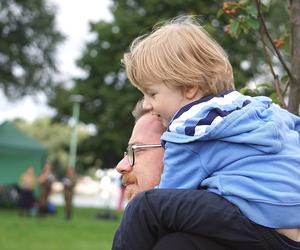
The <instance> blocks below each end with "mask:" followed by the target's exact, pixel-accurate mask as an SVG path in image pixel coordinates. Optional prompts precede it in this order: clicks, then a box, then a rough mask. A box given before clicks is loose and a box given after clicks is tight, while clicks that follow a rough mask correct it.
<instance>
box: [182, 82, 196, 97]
mask: <svg viewBox="0 0 300 250" xmlns="http://www.w3.org/2000/svg"><path fill="white" fill-rule="evenodd" d="M183 91H184V96H185V98H187V99H194V98H196V97H198V94H199V91H200V89H199V87H198V86H197V85H191V86H186V87H184V90H183Z"/></svg>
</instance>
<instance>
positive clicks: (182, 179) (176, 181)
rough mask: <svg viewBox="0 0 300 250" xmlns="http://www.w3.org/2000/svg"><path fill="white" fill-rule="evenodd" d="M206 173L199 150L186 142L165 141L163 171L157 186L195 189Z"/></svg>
mask: <svg viewBox="0 0 300 250" xmlns="http://www.w3.org/2000/svg"><path fill="white" fill-rule="evenodd" d="M207 176H208V173H207V171H206V169H205V168H204V166H203V165H202V163H201V157H200V154H199V152H194V151H193V150H192V148H191V147H190V146H189V145H188V144H176V143H170V142H168V143H166V145H165V155H164V171H163V173H162V176H161V179H160V184H159V185H158V188H178V189H197V188H198V187H199V185H200V183H201V181H202V180H203V179H204V178H205V177H207Z"/></svg>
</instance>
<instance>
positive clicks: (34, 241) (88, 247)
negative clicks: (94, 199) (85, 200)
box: [0, 208, 121, 250]
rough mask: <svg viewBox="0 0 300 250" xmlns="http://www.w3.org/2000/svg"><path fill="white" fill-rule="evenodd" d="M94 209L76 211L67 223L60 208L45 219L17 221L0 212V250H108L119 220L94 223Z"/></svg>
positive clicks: (5, 211) (12, 212) (10, 212)
mask: <svg viewBox="0 0 300 250" xmlns="http://www.w3.org/2000/svg"><path fill="white" fill-rule="evenodd" d="M97 213H99V210H97V209H90V208H75V212H74V217H73V219H72V220H71V221H66V220H65V219H64V216H63V208H58V209H57V214H55V215H50V216H47V217H45V218H38V217H20V216H19V215H18V213H17V211H16V210H8V209H0V249H1V250H109V249H111V242H112V238H113V235H114V232H115V230H116V228H117V226H118V224H119V218H120V217H121V215H120V214H117V217H118V220H115V221H112V220H100V219H96V215H97Z"/></svg>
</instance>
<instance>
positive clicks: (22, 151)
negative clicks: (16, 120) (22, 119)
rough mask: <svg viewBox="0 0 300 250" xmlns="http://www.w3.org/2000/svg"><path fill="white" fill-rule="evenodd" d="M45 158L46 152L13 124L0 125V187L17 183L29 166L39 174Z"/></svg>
mask: <svg viewBox="0 0 300 250" xmlns="http://www.w3.org/2000/svg"><path fill="white" fill-rule="evenodd" d="M46 157H47V150H46V149H45V148H44V147H43V146H42V145H41V144H40V143H38V142H37V141H36V140H34V139H32V138H30V137H29V136H27V135H26V134H25V133H24V132H23V131H21V130H20V129H18V128H16V127H15V126H14V124H13V123H11V122H8V121H6V122H4V123H2V124H1V125H0V185H5V184H15V183H18V182H19V178H20V175H21V174H22V173H23V172H24V171H25V169H26V168H27V167H28V166H29V165H32V166H33V167H34V168H35V171H36V174H39V173H40V171H41V168H42V166H43V164H44V162H45V160H46Z"/></svg>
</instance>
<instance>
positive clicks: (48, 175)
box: [38, 162, 55, 216]
mask: <svg viewBox="0 0 300 250" xmlns="http://www.w3.org/2000/svg"><path fill="white" fill-rule="evenodd" d="M54 180H55V176H54V174H53V172H52V165H51V164H50V163H48V162H47V163H46V164H45V165H44V167H43V169H42V172H41V174H40V176H39V177H38V182H39V186H40V195H39V209H38V214H39V215H40V216H44V215H46V214H47V212H48V201H49V196H50V194H51V186H52V183H53V181H54Z"/></svg>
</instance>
